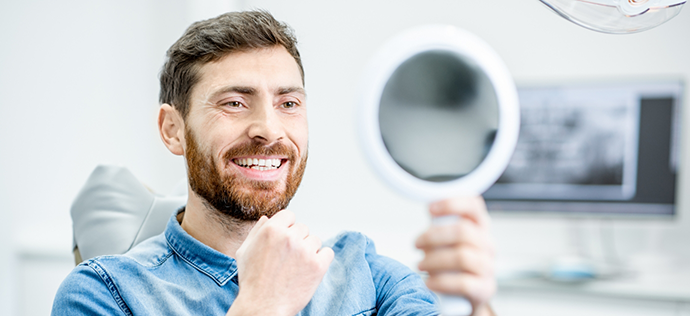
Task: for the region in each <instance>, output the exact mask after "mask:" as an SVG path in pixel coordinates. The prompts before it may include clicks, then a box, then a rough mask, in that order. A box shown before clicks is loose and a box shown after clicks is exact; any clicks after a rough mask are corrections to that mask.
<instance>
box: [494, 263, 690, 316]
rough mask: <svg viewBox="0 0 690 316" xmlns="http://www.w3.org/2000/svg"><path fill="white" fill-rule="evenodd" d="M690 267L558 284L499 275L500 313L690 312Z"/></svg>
mask: <svg viewBox="0 0 690 316" xmlns="http://www.w3.org/2000/svg"><path fill="white" fill-rule="evenodd" d="M688 272H690V270H687V269H686V270H685V271H684V272H678V273H658V274H656V275H637V276H631V277H627V278H619V279H609V280H593V281H588V282H582V283H571V284H568V283H557V282H552V281H548V280H545V279H541V278H524V279H509V280H499V283H498V284H499V290H498V293H497V295H496V297H495V299H494V301H493V305H494V308H495V309H496V312H497V313H498V314H499V315H511V316H520V315H530V316H539V315H544V316H546V315H548V316H554V315H568V316H570V315H587V316H590V315H592V316H593V315H596V316H598V315H602V316H603V315H606V316H611V315H625V316H633V315H634V316H637V315H640V316H642V315H650V316H651V315H654V316H657V315H658V316H666V315H668V316H681V315H683V316H685V315H687V316H690V273H688Z"/></svg>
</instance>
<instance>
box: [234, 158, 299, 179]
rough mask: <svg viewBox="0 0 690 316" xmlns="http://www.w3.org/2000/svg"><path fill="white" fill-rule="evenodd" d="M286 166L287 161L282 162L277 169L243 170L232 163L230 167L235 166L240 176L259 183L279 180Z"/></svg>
mask: <svg viewBox="0 0 690 316" xmlns="http://www.w3.org/2000/svg"><path fill="white" fill-rule="evenodd" d="M286 164H287V161H284V162H283V163H282V164H281V165H280V167H278V168H277V169H271V170H257V169H252V168H245V167H242V166H240V165H237V164H235V163H232V165H233V166H235V167H236V168H237V169H238V170H239V171H240V173H242V175H244V176H245V177H246V178H249V179H251V180H259V181H275V180H278V179H280V176H281V175H282V173H283V170H284V169H285V165H286Z"/></svg>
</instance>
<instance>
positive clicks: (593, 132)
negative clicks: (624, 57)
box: [488, 87, 639, 200]
mask: <svg viewBox="0 0 690 316" xmlns="http://www.w3.org/2000/svg"><path fill="white" fill-rule="evenodd" d="M519 96H520V107H521V120H522V122H521V127H520V136H519V138H518V144H517V148H516V150H515V153H514V154H513V157H512V159H511V162H510V164H509V165H508V168H507V169H506V171H505V172H504V173H503V175H502V176H501V178H500V179H499V180H498V182H497V185H494V186H493V187H492V188H491V191H490V192H488V193H489V195H492V194H498V195H500V196H501V197H504V198H520V199H547V200H548V199H571V200H582V199H587V200H627V199H630V198H632V197H633V196H634V195H635V181H636V171H637V136H638V134H637V130H638V128H637V127H638V126H637V124H638V122H639V100H638V97H637V95H636V94H635V91H634V90H630V89H625V88H613V89H612V88H596V87H589V88H585V87H569V88H554V87H547V88H522V89H520V92H519Z"/></svg>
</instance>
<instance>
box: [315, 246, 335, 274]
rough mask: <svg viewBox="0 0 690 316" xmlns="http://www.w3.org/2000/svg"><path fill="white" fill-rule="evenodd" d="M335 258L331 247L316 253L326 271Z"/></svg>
mask: <svg viewBox="0 0 690 316" xmlns="http://www.w3.org/2000/svg"><path fill="white" fill-rule="evenodd" d="M334 256H335V254H334V253H333V249H331V248H330V247H323V248H321V249H319V251H317V252H316V258H317V260H318V261H319V263H320V264H321V266H322V267H323V268H324V269H328V266H330V265H331V262H332V261H333V257H334Z"/></svg>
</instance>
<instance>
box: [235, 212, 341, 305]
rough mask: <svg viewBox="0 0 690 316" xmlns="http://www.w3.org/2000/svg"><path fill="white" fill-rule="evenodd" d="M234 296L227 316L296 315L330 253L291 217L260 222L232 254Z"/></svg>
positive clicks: (281, 214) (280, 215)
mask: <svg viewBox="0 0 690 316" xmlns="http://www.w3.org/2000/svg"><path fill="white" fill-rule="evenodd" d="M236 257H237V258H236V259H237V269H238V278H239V287H240V290H239V293H238V296H237V299H236V300H235V302H234V303H233V305H232V307H231V308H230V310H229V311H228V315H295V314H297V313H298V312H299V311H301V310H302V309H303V308H304V307H305V306H306V305H307V304H308V303H309V301H310V300H311V298H312V296H313V295H314V292H315V291H316V288H317V287H318V286H319V283H321V280H322V279H323V276H324V275H325V274H326V271H327V270H328V266H329V265H330V263H331V261H332V260H333V250H332V249H331V248H328V247H324V248H321V241H320V240H319V239H318V238H317V237H315V236H311V235H309V229H308V228H307V226H306V225H304V224H300V223H295V214H294V213H292V212H290V211H285V210H284V211H281V212H278V213H277V214H276V215H274V216H273V217H272V218H270V219H269V218H267V217H265V216H264V217H261V219H259V221H258V222H257V223H256V225H255V226H254V228H252V230H251V231H250V232H249V235H248V236H247V239H246V240H245V241H244V243H243V244H242V246H241V247H240V248H239V249H238V250H237V253H236Z"/></svg>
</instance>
